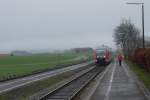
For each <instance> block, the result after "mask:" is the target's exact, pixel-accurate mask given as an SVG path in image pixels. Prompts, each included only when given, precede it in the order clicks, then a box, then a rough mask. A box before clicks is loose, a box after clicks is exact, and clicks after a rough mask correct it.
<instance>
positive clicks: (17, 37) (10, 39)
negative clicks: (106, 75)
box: [0, 0, 150, 52]
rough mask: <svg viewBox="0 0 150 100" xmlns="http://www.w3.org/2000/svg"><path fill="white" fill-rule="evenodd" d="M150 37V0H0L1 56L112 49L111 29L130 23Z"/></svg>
mask: <svg viewBox="0 0 150 100" xmlns="http://www.w3.org/2000/svg"><path fill="white" fill-rule="evenodd" d="M126 2H144V3H145V34H146V35H147V36H150V33H148V32H150V28H149V24H150V19H149V18H150V13H149V9H150V0H0V52H10V51H12V50H57V49H59V50H63V49H69V48H75V47H97V46H100V45H102V44H104V45H108V46H110V47H112V48H115V43H114V42H113V32H114V28H115V27H116V26H117V25H119V24H120V22H121V20H122V19H124V18H125V19H130V20H131V21H132V22H133V23H134V24H135V25H136V26H137V27H138V28H139V29H141V6H140V5H127V4H126Z"/></svg>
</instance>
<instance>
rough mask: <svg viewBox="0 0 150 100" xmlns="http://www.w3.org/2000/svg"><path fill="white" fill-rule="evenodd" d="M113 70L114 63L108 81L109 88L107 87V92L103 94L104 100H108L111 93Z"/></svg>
mask: <svg viewBox="0 0 150 100" xmlns="http://www.w3.org/2000/svg"><path fill="white" fill-rule="evenodd" d="M115 69H116V62H115V64H114V67H113V69H112V73H111V77H110V81H109V86H108V89H107V92H106V94H105V99H104V100H109V93H110V91H111V87H112V82H113V79H114V72H115Z"/></svg>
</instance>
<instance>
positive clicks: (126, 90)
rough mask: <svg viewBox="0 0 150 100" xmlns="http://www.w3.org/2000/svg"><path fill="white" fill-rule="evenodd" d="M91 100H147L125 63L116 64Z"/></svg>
mask: <svg viewBox="0 0 150 100" xmlns="http://www.w3.org/2000/svg"><path fill="white" fill-rule="evenodd" d="M91 100H147V99H146V97H145V95H144V93H143V92H142V91H141V90H140V88H139V86H138V85H137V84H136V81H135V80H134V79H133V77H132V75H131V73H130V71H129V69H128V68H127V66H126V65H125V64H124V63H123V64H122V66H119V64H118V62H117V61H116V62H114V63H113V64H112V66H111V67H110V68H109V70H108V71H107V72H106V74H105V75H104V77H103V78H102V80H101V82H100V84H99V85H98V87H97V89H96V91H95V92H94V94H93V95H92V97H91Z"/></svg>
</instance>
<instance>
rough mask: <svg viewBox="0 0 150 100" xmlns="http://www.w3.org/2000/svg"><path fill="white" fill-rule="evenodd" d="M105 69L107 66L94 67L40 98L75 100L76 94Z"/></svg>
mask: <svg viewBox="0 0 150 100" xmlns="http://www.w3.org/2000/svg"><path fill="white" fill-rule="evenodd" d="M104 69H105V67H94V68H93V69H91V70H90V71H88V72H86V73H84V74H82V75H81V76H79V77H77V78H75V79H73V80H72V81H70V82H68V83H66V84H65V85H63V86H62V87H60V88H58V89H56V90H54V91H52V92H50V93H49V94H47V95H45V96H43V97H41V98H40V100H73V99H74V98H75V96H76V95H77V94H78V93H79V92H80V91H81V90H82V89H83V88H84V87H85V86H86V85H87V84H88V83H89V82H90V81H91V80H93V79H94V78H95V77H96V76H97V75H98V74H99V73H101V72H102V71H103V70H104Z"/></svg>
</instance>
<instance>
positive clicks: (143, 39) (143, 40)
mask: <svg viewBox="0 0 150 100" xmlns="http://www.w3.org/2000/svg"><path fill="white" fill-rule="evenodd" d="M127 4H133V5H142V33H143V34H142V35H143V38H142V43H143V48H145V37H144V3H127Z"/></svg>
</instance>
